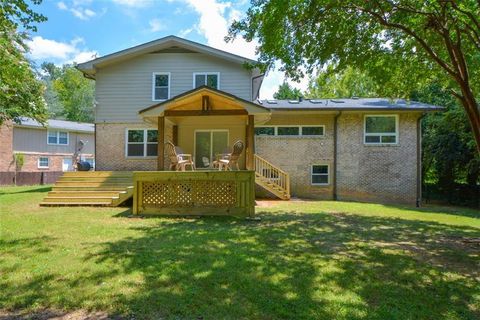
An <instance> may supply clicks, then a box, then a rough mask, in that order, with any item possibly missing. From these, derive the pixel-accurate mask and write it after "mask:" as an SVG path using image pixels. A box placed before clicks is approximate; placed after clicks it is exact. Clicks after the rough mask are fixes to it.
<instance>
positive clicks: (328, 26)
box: [226, 0, 480, 151]
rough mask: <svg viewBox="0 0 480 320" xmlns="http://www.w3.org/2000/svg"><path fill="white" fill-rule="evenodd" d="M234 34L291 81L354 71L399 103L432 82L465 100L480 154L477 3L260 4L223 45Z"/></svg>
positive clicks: (334, 0) (264, 0)
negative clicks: (329, 69) (331, 70)
mask: <svg viewBox="0 0 480 320" xmlns="http://www.w3.org/2000/svg"><path fill="white" fill-rule="evenodd" d="M237 35H242V36H243V37H244V38H245V39H246V40H248V41H251V40H253V39H257V40H258V42H259V47H258V51H259V53H260V55H259V60H260V62H261V63H265V64H267V65H273V64H274V63H275V62H276V61H277V60H280V63H281V68H282V69H283V70H285V71H286V73H287V75H288V76H289V77H292V78H294V79H295V78H299V77H303V76H304V74H303V72H302V69H304V70H306V71H307V72H308V73H314V72H315V71H316V70H319V69H322V68H324V67H325V66H326V65H333V66H335V68H336V70H341V69H344V68H346V67H347V66H355V67H356V68H358V69H360V70H362V71H364V72H366V73H367V74H368V75H369V76H370V77H372V79H375V80H376V81H377V82H378V83H379V84H380V85H381V89H382V93H385V94H388V95H389V96H398V97H401V96H407V95H408V93H409V92H411V91H413V90H414V89H415V88H417V87H419V86H422V85H424V84H425V83H426V82H429V81H430V80H432V79H434V80H435V81H436V82H437V83H439V84H441V86H442V88H444V89H445V90H447V91H448V92H449V93H450V94H451V95H453V96H454V97H456V98H457V99H458V100H459V101H460V103H461V105H462V106H463V108H464V110H465V111H466V113H467V117H468V119H469V121H470V125H471V128H472V131H473V134H474V137H475V139H476V142H477V151H480V111H479V107H478V103H477V101H478V100H477V99H478V96H479V92H480V3H479V2H478V1H473V0H467V1H461V2H460V1H455V0H450V1H440V0H439V1H416V0H399V1H390V0H376V1H364V0H342V1H340V0H304V1H301V0H257V1H253V2H252V4H251V7H250V8H249V9H248V11H247V14H246V17H245V18H243V19H242V20H240V21H235V22H234V23H233V24H232V26H231V28H230V32H229V35H228V36H227V38H226V39H227V40H232V39H233V38H235V37H236V36H237Z"/></svg>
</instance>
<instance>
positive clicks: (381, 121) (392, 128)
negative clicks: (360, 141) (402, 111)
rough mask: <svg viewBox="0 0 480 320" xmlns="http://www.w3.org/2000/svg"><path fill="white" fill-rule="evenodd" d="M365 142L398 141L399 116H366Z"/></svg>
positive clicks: (382, 142)
mask: <svg viewBox="0 0 480 320" xmlns="http://www.w3.org/2000/svg"><path fill="white" fill-rule="evenodd" d="M364 137H365V139H364V142H365V144H396V143H398V116H397V115H375V116H365V132H364Z"/></svg>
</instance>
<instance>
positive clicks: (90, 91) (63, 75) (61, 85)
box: [52, 65, 95, 122]
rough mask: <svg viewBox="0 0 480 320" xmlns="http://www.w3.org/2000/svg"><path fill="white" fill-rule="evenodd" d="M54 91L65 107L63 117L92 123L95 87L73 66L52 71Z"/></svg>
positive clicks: (91, 81) (62, 112)
mask: <svg viewBox="0 0 480 320" xmlns="http://www.w3.org/2000/svg"><path fill="white" fill-rule="evenodd" d="M52 72H53V74H52V75H53V77H54V79H53V89H54V91H55V93H56V94H57V97H58V100H59V101H60V103H61V104H62V106H63V110H62V111H61V113H60V114H61V116H63V117H64V118H65V119H67V120H70V121H80V122H92V121H93V120H94V115H93V103H94V95H95V93H94V92H95V85H94V83H93V80H90V79H87V78H85V77H84V76H83V74H82V73H81V72H80V71H78V70H77V69H76V68H75V67H74V66H72V65H64V66H63V67H62V68H61V69H60V70H56V69H52Z"/></svg>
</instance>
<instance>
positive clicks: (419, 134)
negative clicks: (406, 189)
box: [415, 113, 426, 208]
mask: <svg viewBox="0 0 480 320" xmlns="http://www.w3.org/2000/svg"><path fill="white" fill-rule="evenodd" d="M425 116H426V113H422V115H421V116H420V117H418V119H417V199H416V201H415V206H416V207H417V208H419V207H420V206H421V204H422V180H423V177H422V119H423V118H424V117H425Z"/></svg>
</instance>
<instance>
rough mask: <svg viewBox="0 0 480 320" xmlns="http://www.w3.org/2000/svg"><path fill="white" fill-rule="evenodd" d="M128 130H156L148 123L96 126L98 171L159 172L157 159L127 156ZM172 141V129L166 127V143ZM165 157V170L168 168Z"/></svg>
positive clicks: (168, 126) (100, 124) (96, 162)
mask: <svg viewBox="0 0 480 320" xmlns="http://www.w3.org/2000/svg"><path fill="white" fill-rule="evenodd" d="M127 129H156V127H155V126H148V124H146V123H105V124H102V123H98V124H97V125H96V142H95V143H96V152H97V153H96V155H95V165H96V170H99V171H101V170H106V171H133V170H137V171H151V170H157V158H156V157H155V158H147V159H138V158H137V159H133V158H127V157H126V156H125V132H126V130H127ZM171 139H172V127H171V126H170V125H168V124H167V125H166V129H165V142H166V141H168V140H171ZM168 165H169V163H168V157H167V156H166V155H165V169H167V168H168Z"/></svg>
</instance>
